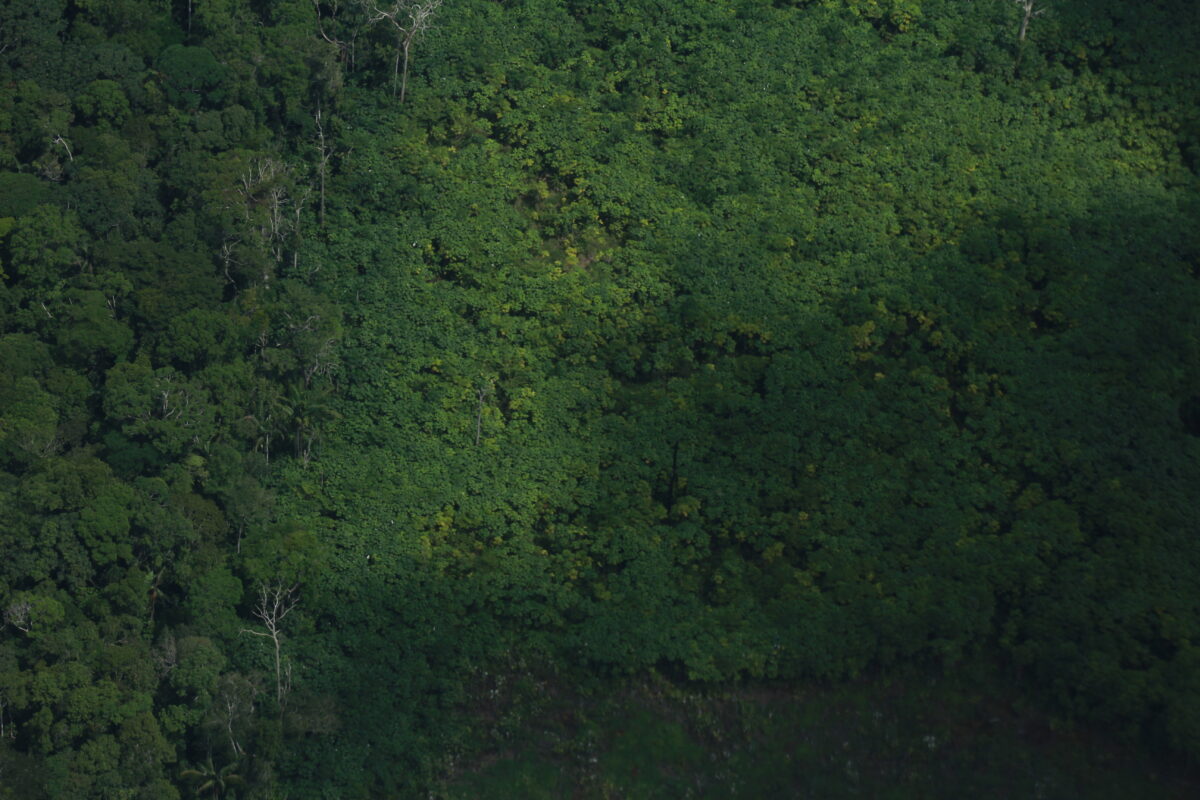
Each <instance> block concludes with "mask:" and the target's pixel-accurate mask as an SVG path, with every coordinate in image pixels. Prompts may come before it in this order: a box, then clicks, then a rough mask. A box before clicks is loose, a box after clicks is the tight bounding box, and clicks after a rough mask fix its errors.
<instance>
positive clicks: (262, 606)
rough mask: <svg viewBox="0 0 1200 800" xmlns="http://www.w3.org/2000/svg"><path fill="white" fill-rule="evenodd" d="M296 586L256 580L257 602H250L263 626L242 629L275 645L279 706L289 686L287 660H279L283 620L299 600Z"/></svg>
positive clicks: (276, 694) (281, 705)
mask: <svg viewBox="0 0 1200 800" xmlns="http://www.w3.org/2000/svg"><path fill="white" fill-rule="evenodd" d="M299 587H300V584H298V583H293V584H292V585H291V586H285V585H284V584H282V583H274V584H271V585H269V586H268V585H267V584H265V583H260V584H259V586H258V604H257V605H255V606H254V611H253V614H254V616H256V617H258V620H259V621H260V622H261V623H262V625H263V627H264V628H265V629H266V630H265V631H256V630H251V629H249V628H243V629H242V633H248V634H250V635H251V636H261V637H262V638H264V639H269V640H270V641H271V644H272V646H273V647H274V649H275V700H276V702H278V703H279V706H280V708H281V709H282V708H283V698H284V697H285V696H286V695H287V693H288V690H289V689H291V684H292V668H291V664H290V663H289V664H285V663H284V660H283V620H284V618H285V617H286V616H287V615H288V614H289V613H291V611H292V609H293V608H295V607H296V605H297V604H298V603H299V602H300V596H299V595H298V594H297V593H296V591H297V589H299Z"/></svg>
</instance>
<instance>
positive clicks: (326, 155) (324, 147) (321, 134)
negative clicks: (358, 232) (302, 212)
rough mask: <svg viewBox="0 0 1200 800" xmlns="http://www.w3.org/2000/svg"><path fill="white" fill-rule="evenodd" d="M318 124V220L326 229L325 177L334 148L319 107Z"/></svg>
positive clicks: (315, 117) (314, 117)
mask: <svg viewBox="0 0 1200 800" xmlns="http://www.w3.org/2000/svg"><path fill="white" fill-rule="evenodd" d="M313 119H315V120H316V123H317V156H318V157H319V160H318V161H317V177H318V178H319V180H320V190H321V200H320V204H319V205H318V207H317V220H318V222H319V223H320V225H321V227H325V176H326V174H327V173H328V170H329V159H330V158H332V157H333V148H332V147H330V146H329V144H328V142H327V141H326V138H325V126H324V125H323V124H321V107H320V106H317V113H316V114H315V115H314V116H313Z"/></svg>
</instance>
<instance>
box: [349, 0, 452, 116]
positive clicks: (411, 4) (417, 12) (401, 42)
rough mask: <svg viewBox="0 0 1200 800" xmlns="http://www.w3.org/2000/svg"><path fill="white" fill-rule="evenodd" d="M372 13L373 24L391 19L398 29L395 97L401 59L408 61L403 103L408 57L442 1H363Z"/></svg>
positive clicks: (405, 84) (404, 86) (402, 85)
mask: <svg viewBox="0 0 1200 800" xmlns="http://www.w3.org/2000/svg"><path fill="white" fill-rule="evenodd" d="M359 2H360V4H361V5H362V6H363V8H365V9H366V10H367V13H368V14H369V15H370V20H369V21H370V23H371V24H372V25H374V24H375V23H377V22H382V21H383V20H387V21H388V23H389V24H391V26H392V27H393V28H394V29H395V31H396V58H395V61H394V62H393V64H392V96H393V97H395V96H396V80H397V75H398V73H400V63H401V58H403V61H404V71H403V77H402V78H401V79H400V102H401V103H403V102H404V95H405V92H406V91H407V89H408V56H409V51H410V50H411V49H412V43H413V41H414V40H415V39H416V38H417V37H418V36H420V35H421V34H422V33H424V32H425V31H427V30H429V26H430V25H431V24H432V23H433V17H434V15H435V14H436V13H437V10H438V9H439V8H441V7H442V0H394V2H393V3H392V4H391V5H390V6H387V7H381V6H380V5H379V4H378V3H376V2H375V0H359Z"/></svg>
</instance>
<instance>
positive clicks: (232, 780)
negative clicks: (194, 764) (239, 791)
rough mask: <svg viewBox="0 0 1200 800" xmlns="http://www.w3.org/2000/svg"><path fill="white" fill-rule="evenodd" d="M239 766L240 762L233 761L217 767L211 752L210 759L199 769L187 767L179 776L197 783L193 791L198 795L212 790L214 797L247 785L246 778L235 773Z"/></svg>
mask: <svg viewBox="0 0 1200 800" xmlns="http://www.w3.org/2000/svg"><path fill="white" fill-rule="evenodd" d="M237 767H238V762H236V761H233V762H230V763H228V764H226V765H225V766H223V767H221V768H220V769H217V768H216V767H214V766H213V760H212V753H209V754H208V760H207V761H205V762H204V764H202V765H201V766H200V768H199V769H185V770H184V771H183V772H181V773H179V777H180V778H183V779H184V780H189V781H193V782H194V783H195V785H194V786H193V787H192V791H193V792H195V793H196V796H197V797H199V796H200V795H202V794H204V793H205V792H211V793H212V796H213V797H220V796H221V795H223V794H225V792H226V791H227V790H228V789H229V788H231V787H233V786H245V785H246V780H245V778H243V777H242V776H241V775H237V774H235V773H234V770H236V769H237Z"/></svg>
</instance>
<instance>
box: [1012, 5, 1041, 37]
mask: <svg viewBox="0 0 1200 800" xmlns="http://www.w3.org/2000/svg"><path fill="white" fill-rule="evenodd" d="M1014 1H1015V2H1016V4H1017V5H1018V6H1020V7H1021V11H1022V12H1023V16H1022V17H1021V30H1020V32H1018V33H1017V41H1018V42H1023V41H1025V34H1026V33H1028V32H1029V22H1030V20H1032V19H1033V18H1034V17H1040V16H1041V15H1042V14H1045V13H1046V7H1045V5H1044V4H1043V3H1040V2H1038V0H1014Z"/></svg>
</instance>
